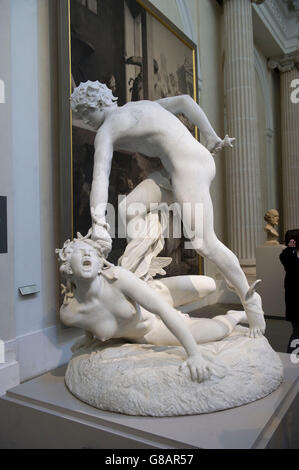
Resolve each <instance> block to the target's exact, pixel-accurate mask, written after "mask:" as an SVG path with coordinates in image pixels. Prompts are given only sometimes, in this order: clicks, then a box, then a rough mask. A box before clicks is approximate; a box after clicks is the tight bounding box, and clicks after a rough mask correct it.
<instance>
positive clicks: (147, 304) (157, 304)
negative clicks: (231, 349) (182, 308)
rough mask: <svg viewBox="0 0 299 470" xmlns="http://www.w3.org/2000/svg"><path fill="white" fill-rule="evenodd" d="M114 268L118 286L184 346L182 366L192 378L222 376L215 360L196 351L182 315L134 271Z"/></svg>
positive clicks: (194, 342)
mask: <svg viewBox="0 0 299 470" xmlns="http://www.w3.org/2000/svg"><path fill="white" fill-rule="evenodd" d="M116 269H117V281H116V282H117V287H118V288H119V289H120V290H121V291H122V292H123V293H124V294H125V295H126V296H128V297H129V298H130V299H131V300H133V301H135V302H137V303H138V304H139V305H140V306H141V307H143V308H145V309H146V310H148V311H149V312H151V313H154V314H156V315H159V316H160V318H161V319H162V321H163V322H164V323H165V325H166V326H167V328H169V330H170V331H171V332H172V333H173V334H174V335H175V336H176V337H177V338H178V341H179V342H180V343H181V344H182V346H183V347H184V348H185V350H186V352H187V354H188V356H189V358H188V359H187V361H186V362H185V365H186V366H187V367H188V368H189V370H190V373H191V377H192V380H197V381H198V382H201V381H202V380H206V379H207V378H209V376H210V374H211V373H213V374H215V375H219V374H220V375H222V376H223V375H224V371H223V370H221V372H219V370H220V369H221V368H220V367H219V365H218V364H217V363H215V364H214V363H213V362H212V361H210V360H209V361H207V360H205V358H204V357H203V356H202V354H201V353H200V352H199V349H198V345H197V344H196V341H195V339H194V337H193V336H192V333H191V332H190V331H189V329H188V327H187V326H186V324H185V322H184V320H183V318H181V316H180V314H179V313H178V311H177V310H176V309H174V308H173V307H171V306H170V305H169V304H168V303H167V302H166V301H165V300H163V299H162V298H161V297H160V296H159V294H158V293H157V292H155V291H154V290H153V289H151V288H150V287H149V286H148V285H147V284H146V282H144V281H142V280H141V279H139V278H137V276H135V275H134V274H133V273H131V272H130V271H127V270H125V269H122V268H116Z"/></svg>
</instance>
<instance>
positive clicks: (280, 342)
mask: <svg viewBox="0 0 299 470" xmlns="http://www.w3.org/2000/svg"><path fill="white" fill-rule="evenodd" d="M212 307H213V313H212V314H211V305H207V306H205V307H202V308H199V309H197V310H194V311H193V312H191V313H190V315H192V316H194V317H205V318H209V317H214V316H216V315H224V314H225V313H226V312H227V311H228V310H242V305H241V304H240V305H236V304H221V303H219V304H214V305H213V306H212ZM266 322H267V329H266V334H265V336H266V338H267V339H268V341H269V343H270V344H271V346H272V348H273V349H274V351H277V352H286V350H287V345H288V341H289V337H290V335H291V331H292V327H291V324H290V323H289V322H287V321H285V320H284V319H283V318H282V319H281V318H266Z"/></svg>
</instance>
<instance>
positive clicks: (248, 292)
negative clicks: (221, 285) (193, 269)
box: [172, 169, 265, 337]
mask: <svg viewBox="0 0 299 470" xmlns="http://www.w3.org/2000/svg"><path fill="white" fill-rule="evenodd" d="M185 177H186V175H185ZM188 181H189V184H188V185H184V187H182V185H181V184H180V180H179V179H176V178H173V179H172V184H173V192H174V197H175V198H176V200H177V201H178V202H180V203H187V202H188V203H189V204H191V222H189V221H187V223H186V220H183V223H184V226H185V230H186V234H187V235H188V234H190V240H191V242H192V244H193V246H194V248H195V249H196V251H197V252H198V253H199V254H200V255H202V256H204V257H206V258H208V259H209V260H210V261H213V263H215V264H216V266H217V268H218V269H219V271H220V272H221V273H222V274H223V275H224V277H225V279H226V281H228V283H229V285H231V286H232V287H233V288H234V290H235V291H236V293H237V294H238V295H239V297H240V300H241V302H242V304H243V306H244V310H245V312H246V314H247V317H248V322H249V326H250V335H251V336H254V337H255V336H259V335H260V334H262V333H264V331H265V320H264V315H263V310H262V304H261V298H260V296H259V295H258V294H257V293H256V292H254V290H253V289H252V288H250V287H249V284H248V281H247V278H246V276H245V274H244V272H243V271H242V269H241V266H240V263H239V260H238V258H237V257H236V255H235V254H234V253H233V252H232V251H231V250H229V249H228V248H227V247H226V246H225V245H224V244H223V243H222V242H221V241H220V240H219V239H218V238H217V236H216V234H215V232H214V223H213V219H214V217H213V205H212V201H211V197H210V193H209V184H207V181H206V180H205V179H204V178H203V174H202V169H201V172H193V173H192V174H190V175H189V179H188ZM198 203H200V204H202V210H203V219H202V223H203V227H197V226H196V216H195V211H196V204H198ZM201 232H202V233H201ZM198 247H200V248H198Z"/></svg>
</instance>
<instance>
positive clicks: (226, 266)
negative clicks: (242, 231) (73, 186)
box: [72, 82, 265, 337]
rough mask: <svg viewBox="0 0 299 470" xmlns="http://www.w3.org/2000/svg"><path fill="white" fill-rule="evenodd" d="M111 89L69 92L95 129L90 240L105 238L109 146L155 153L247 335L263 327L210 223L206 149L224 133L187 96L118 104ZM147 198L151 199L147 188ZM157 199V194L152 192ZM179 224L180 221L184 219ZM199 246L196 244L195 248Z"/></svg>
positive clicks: (91, 86) (84, 86)
mask: <svg viewBox="0 0 299 470" xmlns="http://www.w3.org/2000/svg"><path fill="white" fill-rule="evenodd" d="M116 100H117V98H115V97H113V95H112V92H111V90H109V89H108V88H107V87H106V85H103V84H100V83H99V82H86V83H81V84H80V86H79V87H78V88H76V89H75V90H74V92H73V94H72V108H73V110H74V111H76V112H77V113H78V114H79V115H80V116H81V117H82V119H83V120H85V122H87V123H88V124H90V125H92V126H93V127H94V128H96V129H98V130H97V134H96V138H95V154H94V170H93V182H92V189H91V195H90V205H91V215H92V219H93V226H92V230H93V234H92V237H93V238H94V239H97V238H102V239H105V238H106V239H107V238H109V234H108V232H107V231H106V229H107V225H106V220H105V210H106V204H107V200H108V186H109V175H110V170H111V161H112V157H113V151H114V150H119V151H121V150H123V151H128V152H139V153H142V154H144V155H146V156H148V157H158V158H160V160H161V163H162V165H163V167H164V169H165V171H166V172H167V173H168V175H169V177H170V180H171V187H172V193H173V197H174V200H175V201H176V202H178V203H179V204H184V203H188V204H191V206H192V209H193V210H192V211H191V227H190V226H189V227H185V229H186V232H187V233H188V231H189V232H190V231H191V230H192V231H193V233H194V232H195V234H194V236H193V238H192V243H193V244H194V248H195V249H196V250H197V251H198V253H199V254H200V255H202V256H204V257H206V258H208V259H210V260H211V261H213V262H214V263H215V264H216V266H217V267H218V269H219V271H220V272H221V273H222V274H223V276H224V277H225V279H226V281H227V283H228V284H229V285H230V286H231V287H232V288H233V289H234V290H235V291H236V292H237V294H238V295H239V297H240V300H241V302H242V304H243V307H244V310H245V312H246V315H247V318H248V322H249V328H250V330H249V331H250V332H249V335H250V336H251V337H258V336H260V335H262V334H263V333H264V331H265V320H264V315H263V310H262V304H261V298H260V296H259V295H258V294H257V293H256V292H255V291H254V285H255V284H254V285H253V286H252V287H251V288H250V287H249V285H248V282H247V279H246V276H245V274H244V272H243V271H242V269H241V267H240V264H239V261H238V259H237V257H236V256H235V255H234V254H233V253H232V252H231V251H230V250H229V249H228V248H227V247H226V246H225V245H224V244H223V243H221V242H220V240H218V238H217V236H216V234H215V232H214V225H213V205H212V200H211V196H210V191H209V189H210V184H211V182H212V180H213V178H214V176H215V162H214V159H213V157H212V154H211V152H210V151H209V149H210V150H212V151H215V150H217V147H221V146H225V145H231V143H232V140H233V139H230V138H229V137H228V136H226V137H225V139H224V140H223V141H221V139H220V138H219V137H218V136H217V134H216V133H215V131H214V130H213V128H212V126H211V124H210V123H209V121H208V119H207V117H206V115H205V114H204V112H203V111H202V109H201V108H200V107H199V106H198V105H197V103H196V102H195V101H194V100H193V99H192V98H191V97H189V96H187V95H186V96H185V95H183V96H176V97H172V98H164V99H161V100H158V101H157V102H151V101H137V102H130V103H127V104H125V105H124V106H121V107H118V106H117V103H116ZM178 113H182V114H184V115H185V116H186V117H187V118H188V119H189V120H190V121H191V122H192V123H193V124H195V125H197V126H198V127H199V128H200V131H201V132H202V134H203V135H204V137H205V138H206V141H207V148H206V147H204V146H203V145H202V144H201V143H200V142H198V141H197V140H196V139H195V138H194V137H193V136H192V135H191V134H190V132H189V131H188V130H187V128H186V127H185V126H184V125H183V124H182V123H181V122H180V121H179V119H178V118H177V117H176V116H175V114H178ZM151 196H152V197H154V198H155V197H156V196H155V195H154V194H153V191H151ZM157 199H159V195H158V196H157ZM198 203H201V204H202V207H203V239H202V238H201V237H202V234H201V233H199V232H197V231H196V229H197V228H196V226H195V206H196V204H198ZM183 223H184V221H183ZM197 246H200V248H196V247H197Z"/></svg>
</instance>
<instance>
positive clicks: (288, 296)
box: [280, 229, 299, 354]
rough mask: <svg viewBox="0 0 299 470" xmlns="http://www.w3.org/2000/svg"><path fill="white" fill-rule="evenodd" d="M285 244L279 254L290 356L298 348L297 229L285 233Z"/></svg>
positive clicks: (298, 279) (298, 250)
mask: <svg viewBox="0 0 299 470" xmlns="http://www.w3.org/2000/svg"><path fill="white" fill-rule="evenodd" d="M285 244H286V245H287V248H285V249H284V250H283V252H282V253H281V255H280V261H281V262H282V264H283V266H284V269H285V272H286V275H285V281H284V288H285V303H286V320H287V321H290V322H292V327H293V332H292V335H291V337H290V340H289V344H288V348H287V353H288V354H291V353H292V351H293V350H294V349H295V348H296V347H298V346H299V310H298V287H299V229H297V230H288V231H287V232H286V234H285ZM296 340H297V341H296Z"/></svg>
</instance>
